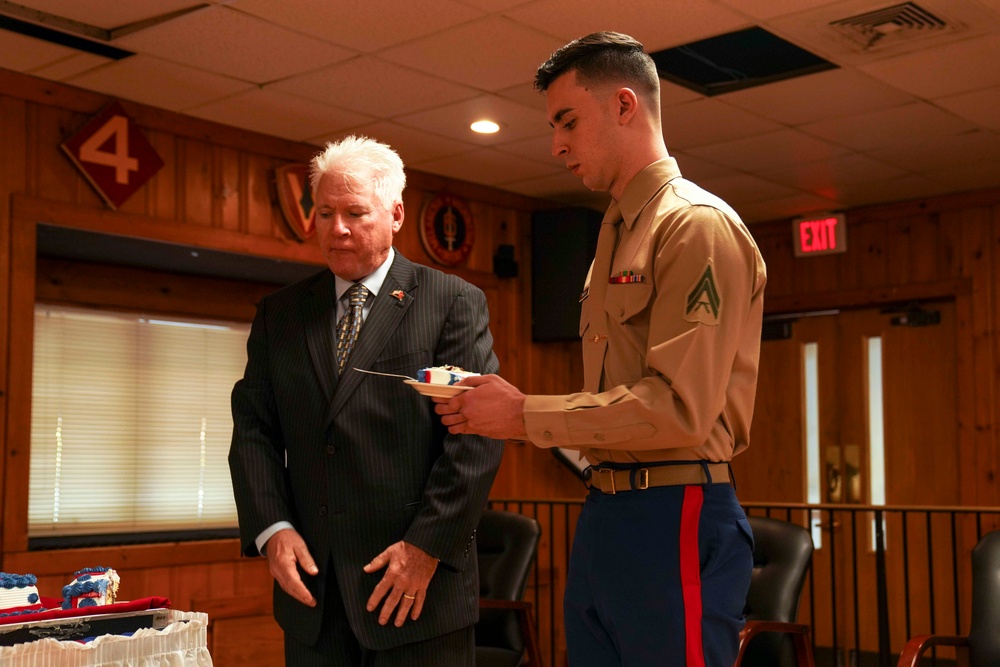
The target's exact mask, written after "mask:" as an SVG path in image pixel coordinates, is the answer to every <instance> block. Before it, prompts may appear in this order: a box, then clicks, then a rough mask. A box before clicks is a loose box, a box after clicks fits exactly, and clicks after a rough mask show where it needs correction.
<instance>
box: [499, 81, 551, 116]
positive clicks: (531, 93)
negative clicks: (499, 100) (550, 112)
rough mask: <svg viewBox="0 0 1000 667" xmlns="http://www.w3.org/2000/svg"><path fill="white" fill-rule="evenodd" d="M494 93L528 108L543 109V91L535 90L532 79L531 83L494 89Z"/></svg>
mask: <svg viewBox="0 0 1000 667" xmlns="http://www.w3.org/2000/svg"><path fill="white" fill-rule="evenodd" d="M496 94H497V95H499V96H500V97H503V98H505V99H508V100H511V101H512V102H517V103H518V104H522V105H524V106H526V107H528V108H529V109H542V110H544V109H545V93H543V92H540V91H537V90H535V83H534V80H532V81H531V83H519V84H518V85H516V86H511V87H510V88H503V89H502V90H498V91H496Z"/></svg>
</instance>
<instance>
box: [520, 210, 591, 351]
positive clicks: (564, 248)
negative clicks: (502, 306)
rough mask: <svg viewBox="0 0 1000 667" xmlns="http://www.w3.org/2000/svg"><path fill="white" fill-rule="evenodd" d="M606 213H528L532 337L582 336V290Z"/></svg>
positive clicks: (548, 339)
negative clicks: (529, 223) (529, 221)
mask: <svg viewBox="0 0 1000 667" xmlns="http://www.w3.org/2000/svg"><path fill="white" fill-rule="evenodd" d="M603 217H604V215H603V214H602V213H600V212H598V211H595V210H594V209H591V208H585V207H582V206H580V207H573V208H559V209H548V210H543V211H535V212H534V213H532V215H531V340H533V341H536V342H547V341H569V340H579V339H580V294H581V293H582V292H583V283H584V281H585V280H586V278H587V271H588V270H589V269H590V263H591V262H592V261H593V259H594V251H595V250H596V249H597V235H598V233H599V232H600V231H601V220H602V219H603Z"/></svg>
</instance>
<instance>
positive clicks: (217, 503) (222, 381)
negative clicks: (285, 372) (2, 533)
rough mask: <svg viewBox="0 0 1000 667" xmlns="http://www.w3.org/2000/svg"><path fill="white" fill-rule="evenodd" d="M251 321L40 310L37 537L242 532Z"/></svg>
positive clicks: (33, 527)
mask: <svg viewBox="0 0 1000 667" xmlns="http://www.w3.org/2000/svg"><path fill="white" fill-rule="evenodd" d="M249 330H250V326H249V324H244V323H230V322H213V321H204V320H202V321H196V320H194V319H192V318H184V319H171V318H164V317H146V316H143V315H137V314H134V313H133V314H128V313H113V312H108V311H94V310H82V309H74V308H66V307H62V306H50V305H44V304H38V305H37V306H36V308H35V345H34V370H33V381H32V402H31V405H32V409H31V413H32V414H31V476H30V495H29V505H28V524H29V527H28V532H29V536H31V537H44V536H58V535H88V534H90V535H93V534H113V533H135V532H147V531H150V532H152V531H170V530H199V529H215V528H222V527H235V526H236V525H237V521H236V507H235V504H234V502H233V490H232V483H231V481H230V477H229V466H228V463H227V456H228V454H229V443H230V438H231V437H232V430H233V422H232V415H231V412H230V403H229V397H230V393H231V392H232V388H233V384H234V383H235V382H236V381H237V380H238V379H239V378H240V377H241V376H242V375H243V369H244V366H245V365H246V340H247V336H248V335H249Z"/></svg>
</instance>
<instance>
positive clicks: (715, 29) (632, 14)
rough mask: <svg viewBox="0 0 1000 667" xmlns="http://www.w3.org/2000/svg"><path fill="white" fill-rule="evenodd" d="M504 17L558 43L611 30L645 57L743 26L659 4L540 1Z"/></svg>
mask: <svg viewBox="0 0 1000 667" xmlns="http://www.w3.org/2000/svg"><path fill="white" fill-rule="evenodd" d="M504 14H505V15H506V16H509V17H511V18H513V19H515V20H517V21H520V22H521V23H523V24H525V25H534V26H539V27H543V26H544V27H543V28H542V29H544V30H545V31H546V32H548V33H550V34H552V35H555V36H557V37H559V38H561V39H562V40H563V42H568V41H570V40H573V39H577V38H579V37H583V36H584V35H587V34H590V33H592V32H596V31H599V30H616V31H618V32H623V33H626V34H628V35H631V36H632V37H634V38H635V39H637V40H639V41H640V42H642V44H643V46H644V47H645V49H646V51H647V52H653V51H659V50H660V49H663V48H667V47H670V46H677V45H678V44H686V43H688V42H693V41H695V40H698V39H703V38H705V37H714V36H715V35H721V34H723V33H727V32H730V31H732V30H736V29H738V28H746V27H748V23H747V19H746V17H745V16H743V15H741V14H739V13H737V12H734V11H732V10H730V9H727V8H725V7H722V6H720V5H718V4H715V3H713V2H673V3H670V4H669V6H665V5H664V3H663V1H662V0H629V2H607V0H541V1H540V2H532V3H527V4H525V5H524V6H521V7H515V8H514V9H510V10H508V11H506V12H504ZM558 46H562V44H558V45H557V47H558ZM543 60H544V58H543ZM538 64H541V61H539V63H538ZM536 67H537V65H536Z"/></svg>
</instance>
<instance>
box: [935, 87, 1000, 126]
mask: <svg viewBox="0 0 1000 667" xmlns="http://www.w3.org/2000/svg"><path fill="white" fill-rule="evenodd" d="M934 102H935V104H937V105H938V106H941V107H944V108H945V109H947V110H948V111H951V112H952V113H954V114H955V115H956V116H961V117H962V118H966V119H968V120H971V121H972V122H973V123H979V124H980V125H982V126H983V127H988V128H992V129H994V130H1000V86H998V87H996V88H985V89H983V90H976V91H973V92H971V93H965V94H963V95H955V96H954V97H943V98H941V99H938V100H935V101H934Z"/></svg>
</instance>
